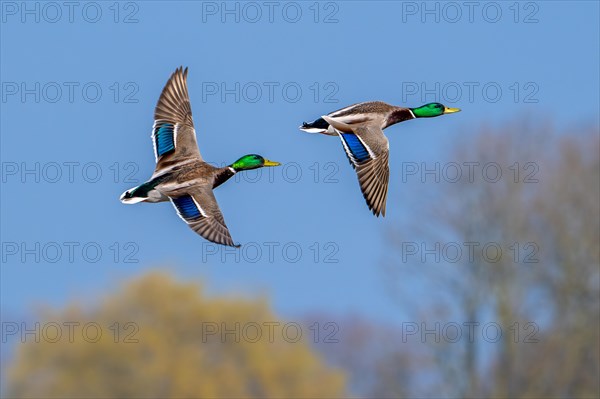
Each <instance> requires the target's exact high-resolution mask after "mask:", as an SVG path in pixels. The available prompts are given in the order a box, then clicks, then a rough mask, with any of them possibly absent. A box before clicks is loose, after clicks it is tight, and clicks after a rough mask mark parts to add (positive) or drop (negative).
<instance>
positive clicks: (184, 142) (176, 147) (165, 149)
mask: <svg viewBox="0 0 600 399" xmlns="http://www.w3.org/2000/svg"><path fill="white" fill-rule="evenodd" d="M187 71H188V70H187V68H186V69H185V70H183V68H181V67H180V68H178V69H177V70H176V71H175V72H174V73H173V74H172V75H171V77H170V78H169V80H168V81H167V84H166V85H165V87H164V89H163V91H162V93H161V95H160V98H159V99H158V103H157V104H156V109H155V110H154V125H153V126H152V143H153V145H154V156H155V157H156V172H155V173H158V172H159V171H160V170H161V169H164V168H166V167H168V166H170V165H173V164H175V163H180V162H182V161H186V160H190V159H199V160H202V156H201V155H200V150H198V143H197V142H196V130H195V129H194V121H193V120H192V109H191V106H190V98H189V94H188V88H187Z"/></svg>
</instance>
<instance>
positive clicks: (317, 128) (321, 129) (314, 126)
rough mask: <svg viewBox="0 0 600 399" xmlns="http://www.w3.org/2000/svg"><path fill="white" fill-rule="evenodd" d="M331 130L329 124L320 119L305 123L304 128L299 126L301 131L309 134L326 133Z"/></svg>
mask: <svg viewBox="0 0 600 399" xmlns="http://www.w3.org/2000/svg"><path fill="white" fill-rule="evenodd" d="M328 128H329V123H327V122H326V121H325V120H324V119H323V118H319V119H317V120H316V121H314V122H310V123H307V122H304V123H302V126H299V129H300V130H302V131H305V132H307V133H325V132H326V131H327V129H328Z"/></svg>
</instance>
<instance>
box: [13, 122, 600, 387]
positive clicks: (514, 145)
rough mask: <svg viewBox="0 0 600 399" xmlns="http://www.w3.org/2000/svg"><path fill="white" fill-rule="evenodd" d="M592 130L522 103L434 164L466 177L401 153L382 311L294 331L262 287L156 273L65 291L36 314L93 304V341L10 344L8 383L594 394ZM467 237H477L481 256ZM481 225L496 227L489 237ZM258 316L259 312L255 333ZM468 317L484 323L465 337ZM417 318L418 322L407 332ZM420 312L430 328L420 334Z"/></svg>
mask: <svg viewBox="0 0 600 399" xmlns="http://www.w3.org/2000/svg"><path fill="white" fill-rule="evenodd" d="M599 137H600V134H599V132H598V129H597V128H593V129H586V128H578V129H576V130H573V131H569V132H565V133H562V134H557V133H555V132H554V129H553V128H552V127H550V126H539V125H532V124H530V123H528V122H526V121H524V122H523V121H522V122H519V123H515V124H514V125H509V126H504V127H502V128H501V129H495V130H494V129H490V128H486V127H482V128H480V129H476V131H475V132H474V133H473V134H470V135H469V134H462V133H461V134H460V135H457V136H456V137H455V142H456V143H457V144H456V145H455V147H454V148H450V149H449V151H448V153H447V162H445V163H443V162H442V165H441V166H440V172H441V171H442V168H443V167H444V166H447V165H449V163H450V162H453V163H455V164H458V165H461V166H462V174H461V176H460V177H459V178H456V177H457V175H456V174H455V173H451V174H448V175H446V176H441V178H439V179H437V181H436V179H435V176H433V175H432V174H429V175H425V176H422V175H420V174H415V175H410V176H408V177H409V178H408V179H405V180H406V181H405V183H402V181H403V178H404V177H406V176H400V177H399V176H398V173H399V171H397V172H396V181H397V182H398V184H401V185H402V191H403V192H404V193H405V194H403V196H402V198H400V199H390V203H391V202H393V203H394V205H395V206H402V207H408V208H409V209H410V212H406V215H407V216H406V217H405V218H400V219H399V220H398V221H394V227H393V228H391V229H390V230H389V231H386V232H385V236H386V239H387V240H388V241H389V243H390V251H388V252H387V253H386V254H385V255H384V259H383V262H382V263H383V266H384V267H383V270H384V273H383V280H384V282H383V283H382V285H384V286H387V288H388V289H389V290H390V293H391V294H392V296H393V298H394V299H395V300H397V303H398V309H399V313H398V318H397V319H395V320H390V322H389V323H388V324H381V323H375V322H373V321H369V320H367V319H366V318H364V317H359V316H348V317H344V318H341V319H340V318H339V317H332V316H331V315H327V314H317V315H312V316H311V317H306V320H305V324H304V325H303V326H304V327H303V328H304V333H305V334H304V336H303V337H302V339H300V340H299V341H298V342H292V341H294V340H295V339H294V334H293V332H292V331H290V332H289V334H288V336H287V337H286V336H282V335H281V334H282V326H283V325H284V324H285V322H284V321H281V320H278V319H277V318H276V317H275V316H274V315H273V314H272V312H271V311H270V310H269V307H268V305H267V303H266V302H265V301H255V300H250V301H249V300H241V299H240V300H235V299H223V298H213V299H209V298H206V297H204V296H202V295H201V292H202V289H201V287H200V286H198V285H195V284H183V283H178V282H176V281H174V280H172V279H171V278H170V277H168V276H167V275H163V274H149V275H147V276H145V277H142V278H141V279H139V280H137V281H134V282H132V283H130V284H129V285H127V286H125V287H124V288H123V289H122V290H121V291H120V292H119V293H118V294H117V295H114V296H112V297H111V298H109V299H107V300H106V301H105V302H103V303H102V304H101V305H100V306H99V307H97V308H96V309H95V310H93V311H89V310H87V311H84V310H82V309H79V308H77V307H69V308H68V309H66V310H64V311H60V312H57V313H53V314H47V315H45V316H44V319H45V320H55V321H56V320H60V321H68V320H77V321H80V322H81V323H82V324H83V323H85V320H88V321H95V322H98V323H100V325H101V326H102V328H103V333H104V334H103V335H102V337H101V339H99V340H98V342H95V343H90V342H87V341H89V337H88V339H87V340H86V339H85V337H82V336H81V335H77V334H76V335H75V342H73V343H69V342H63V341H64V337H63V340H61V341H59V342H57V343H50V342H41V343H39V344H38V343H31V342H27V343H25V344H23V345H20V346H19V349H18V352H17V354H16V356H15V360H14V362H13V363H12V364H11V365H10V368H9V370H8V379H7V381H8V387H7V389H6V390H5V393H6V394H8V396H9V397H61V398H62V397H346V396H349V395H352V396H356V397H389V398H401V397H407V398H414V397H494V398H508V397H510V398H528V397H529V398H539V397H574V398H586V397H590V398H596V397H598V396H599V394H600V383H599V378H600V377H599V376H600V138H599ZM473 162H475V163H478V164H479V165H480V166H479V167H476V168H475V169H474V171H475V174H474V175H472V176H471V175H470V174H469V173H468V167H467V166H465V165H473ZM490 164H494V165H497V166H499V167H500V169H501V171H502V176H501V177H500V178H498V179H496V173H495V172H496V166H494V167H493V168H489V169H488V170H487V171H486V172H483V171H482V168H483V167H484V166H485V165H490ZM393 166H394V165H393V164H392V167H393ZM453 167H454V166H453ZM427 168H428V169H429V170H432V168H431V165H428V166H427ZM449 170H450V168H447V170H446V171H449ZM482 173H487V175H485V176H484V175H482ZM438 177H439V176H438ZM411 179H412V180H411ZM436 243H440V246H439V247H438V249H436ZM449 243H450V244H452V245H449V246H448V245H446V244H449ZM464 243H477V244H478V245H477V246H476V247H473V248H474V250H473V251H472V254H473V257H470V256H469V247H468V246H465V245H464ZM486 243H493V244H494V245H491V246H489V249H490V250H489V251H487V252H484V251H483V247H484V246H485V245H486ZM415 245H416V247H415ZM421 245H424V247H422V246H421ZM444 245H446V249H447V251H445V250H444V249H443V248H444ZM497 247H500V248H501V250H502V253H501V254H500V256H498V255H499V254H498V253H496V252H494V250H495V249H496V248H497ZM423 248H425V249H426V250H425V252H427V250H428V251H430V252H428V253H424V249H423ZM456 248H461V250H462V254H461V256H457V253H456V251H455V250H456ZM415 249H416V250H417V251H418V252H417V253H414V251H415ZM409 251H410V252H409ZM444 251H445V252H444ZM453 251H454V252H453ZM436 256H437V258H436ZM408 287H410V289H408ZM336 319H337V321H336V323H337V324H336V328H337V331H338V335H337V336H336V338H337V340H338V341H339V342H336V343H331V342H326V341H325V340H322V339H321V340H318V341H317V342H316V343H314V342H311V341H312V340H311V339H310V338H311V336H310V335H309V334H306V332H307V331H308V330H307V327H306V326H307V325H310V324H312V323H314V322H315V320H317V321H320V324H321V325H324V324H325V323H326V322H327V321H332V320H336ZM116 322H118V326H115V324H114V323H116ZM128 322H135V325H127V323H128ZM223 322H225V323H226V325H225V327H224V326H223V325H222V324H221V323H223ZM236 322H237V323H240V325H241V326H250V328H249V329H248V330H247V331H245V332H244V331H243V327H241V329H240V328H238V330H239V334H238V335H236V334H235V333H232V332H231V330H232V329H234V330H235V327H234V326H235V323H236ZM271 322H279V323H280V324H279V325H278V326H277V327H274V332H275V335H274V339H270V337H269V334H268V329H269V327H268V325H265V324H264V323H271ZM490 322H493V323H496V324H497V325H498V326H500V327H501V329H502V334H501V335H499V336H498V337H497V339H496V337H494V339H490V338H489V337H488V339H483V338H482V333H481V326H483V325H484V324H486V323H488V324H489V323H490ZM252 323H258V324H259V326H261V330H262V335H261V337H260V339H257V340H255V339H256V333H255V329H253V327H252V326H253V325H252ZM436 323H437V324H439V325H441V326H449V325H452V326H454V325H458V326H459V327H461V328H462V335H461V336H460V337H458V338H457V339H454V338H456V335H455V333H454V331H451V330H450V329H448V330H445V331H444V330H443V327H442V328H441V329H440V328H439V327H438V329H437V331H436V327H435V326H436ZM453 323H454V324H453ZM464 323H479V325H478V326H479V327H478V328H479V329H478V330H475V334H474V339H472V340H471V339H468V336H467V327H466V326H465V324H464ZM112 326H114V328H113V327H112ZM409 327H410V328H411V329H413V330H414V328H417V329H419V330H420V331H417V332H414V333H411V334H409V333H410V332H411V331H413V330H410V331H409V329H408V328H409ZM136 328H137V329H136ZM423 328H426V329H429V330H430V331H434V332H433V333H431V332H430V333H429V334H425V335H422V332H423V331H422V330H423ZM115 331H118V332H119V333H118V334H117V335H118V336H116V335H115V334H116V333H115ZM224 331H225V335H223V332H224ZM227 331H229V333H228V332H227ZM451 332H452V333H451ZM133 333H135V334H133ZM131 334H133V335H131ZM492 335H494V334H492ZM127 338H130V339H135V340H137V341H138V342H137V343H131V342H128V341H127Z"/></svg>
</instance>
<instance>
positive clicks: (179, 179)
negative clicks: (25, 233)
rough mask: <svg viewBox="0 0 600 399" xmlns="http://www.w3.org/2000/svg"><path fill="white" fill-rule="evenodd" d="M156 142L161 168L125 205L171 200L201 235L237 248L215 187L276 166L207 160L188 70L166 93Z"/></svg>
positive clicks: (253, 158) (253, 160)
mask: <svg viewBox="0 0 600 399" xmlns="http://www.w3.org/2000/svg"><path fill="white" fill-rule="evenodd" d="M152 143H153V144H154V155H155V157H156V168H155V170H154V173H153V174H152V177H151V178H150V180H149V181H147V182H146V183H144V184H142V185H140V186H137V187H134V188H132V189H130V190H127V191H125V192H124V193H123V194H122V195H121V202H123V203H125V204H135V203H137V202H162V201H168V200H170V201H171V202H172V203H173V206H174V207H175V210H176V211H177V214H178V215H179V216H180V217H181V219H183V221H184V222H186V223H187V224H188V226H190V227H191V228H192V230H194V231H195V232H196V233H198V234H200V235H201V236H202V237H204V238H206V239H207V240H209V241H212V242H214V243H217V244H223V245H229V246H235V247H237V246H239V245H235V244H234V243H233V240H232V238H231V235H230V234H229V230H228V229H227V226H226V225H225V220H224V219H223V215H222V214H221V210H220V209H219V205H218V204H217V200H216V199H215V195H214V194H213V188H215V187H218V186H219V185H221V184H223V183H224V182H226V181H227V180H229V179H230V178H231V177H232V176H233V175H235V174H236V173H237V172H240V171H243V170H250V169H257V168H262V167H264V166H277V165H279V163H278V162H273V161H269V160H268V159H265V158H263V157H261V156H260V155H255V154H250V155H245V156H243V157H241V158H240V159H238V160H237V161H235V162H234V163H232V164H231V165H229V166H225V167H222V168H217V167H214V166H212V165H210V164H208V163H206V162H204V161H203V159H202V156H201V155H200V151H199V150H198V144H196V130H195V129H194V122H193V120H192V109H191V106H190V99H189V95H188V89H187V68H186V69H185V71H183V68H178V69H177V70H176V71H175V72H174V73H173V74H172V75H171V78H170V79H169V81H168V82H167V84H166V85H165V88H164V89H163V91H162V93H161V95H160V98H159V99H158V104H157V105H156V109H155V111H154V126H153V127H152Z"/></svg>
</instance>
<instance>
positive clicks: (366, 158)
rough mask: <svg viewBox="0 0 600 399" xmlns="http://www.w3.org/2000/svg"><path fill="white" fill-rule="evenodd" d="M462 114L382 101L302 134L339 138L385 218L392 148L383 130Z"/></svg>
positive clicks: (345, 111)
mask: <svg viewBox="0 0 600 399" xmlns="http://www.w3.org/2000/svg"><path fill="white" fill-rule="evenodd" d="M458 111H460V109H459V108H448V107H446V106H445V105H442V104H440V103H430V104H425V105H423V106H421V107H418V108H402V107H396V106H394V105H390V104H386V103H384V102H381V101H372V102H364V103H359V104H353V105H350V106H348V107H346V108H342V109H339V110H337V111H334V112H331V113H330V114H327V115H324V116H322V117H321V118H319V119H317V120H315V121H314V122H311V123H306V122H304V123H303V124H302V126H300V130H303V131H305V132H308V133H321V134H327V135H330V136H339V137H340V139H341V140H342V145H343V147H344V150H345V151H346V155H347V156H348V159H349V160H350V164H351V165H352V167H353V168H354V169H355V170H356V174H357V175H358V182H359V184H360V189H361V191H362V193H363V196H364V197H365V200H366V201H367V205H368V206H369V209H370V210H371V211H372V212H373V214H374V215H375V216H379V215H380V214H381V215H383V216H385V204H386V199H387V191H388V181H389V177H390V168H389V165H388V158H389V150H390V145H389V142H388V139H387V137H385V135H384V134H383V129H385V128H386V127H388V126H391V125H395V124H396V123H399V122H403V121H406V120H409V119H415V118H431V117H434V116H440V115H444V114H451V113H454V112H458Z"/></svg>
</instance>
